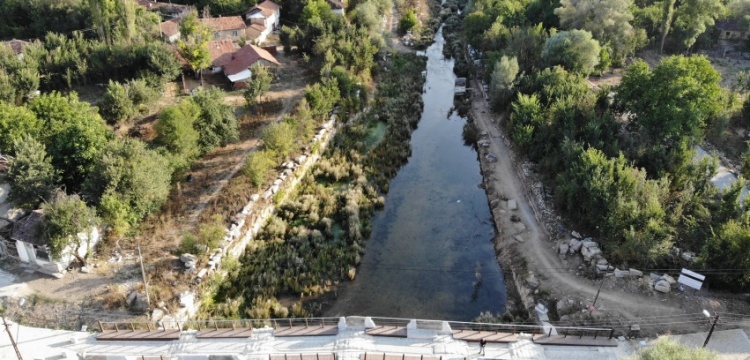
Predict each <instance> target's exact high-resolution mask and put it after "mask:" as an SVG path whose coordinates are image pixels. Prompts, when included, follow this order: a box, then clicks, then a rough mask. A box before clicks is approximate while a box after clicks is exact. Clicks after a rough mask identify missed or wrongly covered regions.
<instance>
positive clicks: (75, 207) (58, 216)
mask: <svg viewBox="0 0 750 360" xmlns="http://www.w3.org/2000/svg"><path fill="white" fill-rule="evenodd" d="M42 211H44V215H43V216H42V221H41V223H40V230H39V231H40V232H41V235H42V237H43V238H44V239H45V240H46V242H47V246H49V250H50V254H51V255H52V257H53V258H55V259H59V258H60V257H61V256H62V255H64V251H65V250H66V248H68V247H70V248H71V249H72V250H73V251H72V254H71V255H73V256H75V257H76V258H78V259H79V260H80V261H81V262H83V263H85V259H83V258H81V257H79V256H78V250H79V249H80V248H82V247H84V246H85V247H88V241H89V239H88V233H89V231H90V230H91V228H92V227H94V226H97V225H98V224H99V219H98V218H97V217H96V211H95V210H94V209H93V208H90V207H88V206H86V203H85V202H83V200H81V199H80V198H79V197H78V196H77V195H64V194H60V195H58V196H57V197H56V198H55V199H54V200H52V202H49V203H44V204H42ZM82 233H84V234H87V235H85V236H79V234H82Z"/></svg>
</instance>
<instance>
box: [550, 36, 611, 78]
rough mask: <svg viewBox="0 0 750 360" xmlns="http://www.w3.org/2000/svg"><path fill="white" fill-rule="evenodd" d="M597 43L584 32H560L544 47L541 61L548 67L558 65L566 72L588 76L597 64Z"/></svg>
mask: <svg viewBox="0 0 750 360" xmlns="http://www.w3.org/2000/svg"><path fill="white" fill-rule="evenodd" d="M600 52H601V48H600V47H599V42H598V41H596V40H594V39H593V38H592V37H591V33H590V32H588V31H585V30H570V31H561V32H559V33H557V34H555V35H552V36H551V37H550V38H549V39H548V40H547V42H546V43H545V45H544V50H543V51H542V59H543V60H544V62H545V63H546V64H547V65H548V66H555V65H560V66H562V67H564V68H565V69H566V70H568V71H570V72H574V73H578V74H582V75H588V74H590V73H591V72H593V71H594V67H596V65H597V64H599V53H600Z"/></svg>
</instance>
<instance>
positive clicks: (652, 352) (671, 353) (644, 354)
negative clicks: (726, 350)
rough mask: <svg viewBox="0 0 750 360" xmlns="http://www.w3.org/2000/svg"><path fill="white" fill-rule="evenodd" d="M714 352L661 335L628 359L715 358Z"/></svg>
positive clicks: (678, 359)
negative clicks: (650, 344)
mask: <svg viewBox="0 0 750 360" xmlns="http://www.w3.org/2000/svg"><path fill="white" fill-rule="evenodd" d="M718 358H719V357H718V355H716V353H714V352H712V351H710V350H706V349H702V348H693V347H689V346H685V345H682V344H680V343H678V342H676V341H674V340H672V339H671V338H669V337H661V338H659V339H658V340H656V342H655V343H654V344H653V345H652V346H650V347H647V348H644V349H641V350H639V351H638V353H637V354H635V355H633V356H632V357H630V358H628V359H629V360H716V359H718Z"/></svg>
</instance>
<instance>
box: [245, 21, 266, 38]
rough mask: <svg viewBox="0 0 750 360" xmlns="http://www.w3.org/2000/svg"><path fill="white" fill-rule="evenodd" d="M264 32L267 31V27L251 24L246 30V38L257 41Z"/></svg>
mask: <svg viewBox="0 0 750 360" xmlns="http://www.w3.org/2000/svg"><path fill="white" fill-rule="evenodd" d="M264 30H266V27H265V26H263V25H261V24H250V25H248V26H247V29H245V36H246V37H247V39H248V40H255V39H257V38H258V37H259V36H260V34H261V33H262V32H263V31H264Z"/></svg>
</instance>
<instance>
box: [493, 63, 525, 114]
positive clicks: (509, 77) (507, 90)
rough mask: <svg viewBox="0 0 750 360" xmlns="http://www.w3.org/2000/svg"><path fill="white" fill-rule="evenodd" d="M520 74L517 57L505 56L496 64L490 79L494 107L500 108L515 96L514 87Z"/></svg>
mask: <svg viewBox="0 0 750 360" xmlns="http://www.w3.org/2000/svg"><path fill="white" fill-rule="evenodd" d="M517 75H518V61H516V58H515V57H510V58H509V57H507V56H503V57H502V58H500V61H498V62H497V65H495V70H494V71H492V77H491V80H490V97H491V98H492V103H493V107H494V108H495V109H500V108H502V107H503V106H505V105H507V104H508V102H509V101H510V99H511V97H512V96H513V88H514V85H515V81H516V76H517Z"/></svg>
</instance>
